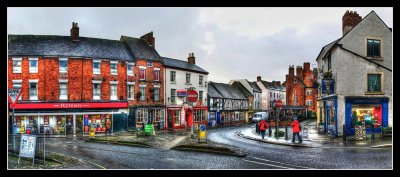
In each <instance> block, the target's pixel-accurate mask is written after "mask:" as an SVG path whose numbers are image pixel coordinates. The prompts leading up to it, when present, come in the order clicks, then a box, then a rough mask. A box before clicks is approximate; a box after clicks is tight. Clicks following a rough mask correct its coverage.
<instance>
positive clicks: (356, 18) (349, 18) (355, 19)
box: [342, 10, 362, 35]
mask: <svg viewBox="0 0 400 177" xmlns="http://www.w3.org/2000/svg"><path fill="white" fill-rule="evenodd" d="M361 20H362V17H361V16H360V15H358V14H357V11H354V12H353V11H350V12H349V10H347V11H346V13H345V14H344V15H343V17H342V31H343V35H345V34H346V33H347V32H349V31H350V30H351V29H352V28H354V27H355V26H356V25H357V24H358V23H360V22H361Z"/></svg>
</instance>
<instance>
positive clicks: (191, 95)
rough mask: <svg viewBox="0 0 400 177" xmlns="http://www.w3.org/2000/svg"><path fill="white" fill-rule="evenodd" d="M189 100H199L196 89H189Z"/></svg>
mask: <svg viewBox="0 0 400 177" xmlns="http://www.w3.org/2000/svg"><path fill="white" fill-rule="evenodd" d="M187 101H188V102H196V101H197V92H196V91H195V90H188V91H187Z"/></svg>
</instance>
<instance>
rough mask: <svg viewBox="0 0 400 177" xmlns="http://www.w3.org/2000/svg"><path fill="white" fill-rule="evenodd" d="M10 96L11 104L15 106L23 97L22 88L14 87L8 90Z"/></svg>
mask: <svg viewBox="0 0 400 177" xmlns="http://www.w3.org/2000/svg"><path fill="white" fill-rule="evenodd" d="M8 96H9V99H10V101H11V104H13V105H14V104H15V103H16V100H18V98H19V97H20V96H21V88H20V87H14V88H10V89H8Z"/></svg>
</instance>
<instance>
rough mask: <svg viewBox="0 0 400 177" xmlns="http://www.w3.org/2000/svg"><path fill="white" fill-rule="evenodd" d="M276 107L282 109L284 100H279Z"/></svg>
mask: <svg viewBox="0 0 400 177" xmlns="http://www.w3.org/2000/svg"><path fill="white" fill-rule="evenodd" d="M276 107H277V108H278V109H282V100H277V101H276Z"/></svg>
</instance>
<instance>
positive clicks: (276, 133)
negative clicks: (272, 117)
mask: <svg viewBox="0 0 400 177" xmlns="http://www.w3.org/2000/svg"><path fill="white" fill-rule="evenodd" d="M275 138H276V139H278V124H277V125H276V126H275Z"/></svg>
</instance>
